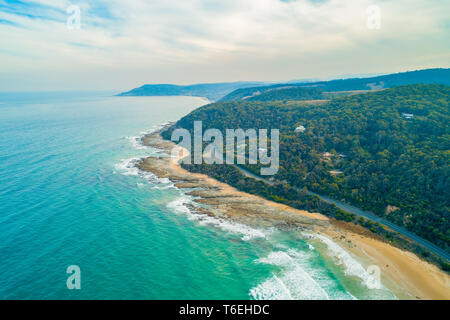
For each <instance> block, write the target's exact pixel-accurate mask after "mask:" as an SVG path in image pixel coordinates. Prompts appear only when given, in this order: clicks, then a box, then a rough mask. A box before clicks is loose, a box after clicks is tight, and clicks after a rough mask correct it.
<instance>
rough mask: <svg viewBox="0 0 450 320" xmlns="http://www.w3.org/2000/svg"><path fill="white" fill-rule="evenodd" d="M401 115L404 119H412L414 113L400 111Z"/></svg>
mask: <svg viewBox="0 0 450 320" xmlns="http://www.w3.org/2000/svg"><path fill="white" fill-rule="evenodd" d="M402 117H403V118H405V119H412V118H414V115H413V114H411V113H402Z"/></svg>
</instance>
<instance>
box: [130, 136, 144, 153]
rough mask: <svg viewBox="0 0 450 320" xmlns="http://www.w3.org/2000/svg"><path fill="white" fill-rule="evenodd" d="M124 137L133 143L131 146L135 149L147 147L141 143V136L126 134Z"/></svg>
mask: <svg viewBox="0 0 450 320" xmlns="http://www.w3.org/2000/svg"><path fill="white" fill-rule="evenodd" d="M125 138H126V139H128V140H129V141H130V142H131V144H132V145H133V147H134V148H135V149H137V150H145V149H147V146H145V145H144V144H143V143H142V136H131V137H130V136H127V137H125Z"/></svg>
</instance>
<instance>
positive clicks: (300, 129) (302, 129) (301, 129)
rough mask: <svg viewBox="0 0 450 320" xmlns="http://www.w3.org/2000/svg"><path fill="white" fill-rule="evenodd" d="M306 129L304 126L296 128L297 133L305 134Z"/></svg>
mask: <svg viewBox="0 0 450 320" xmlns="http://www.w3.org/2000/svg"><path fill="white" fill-rule="evenodd" d="M305 130H306V128H305V127H304V126H298V127H297V128H295V132H301V133H303V132H305Z"/></svg>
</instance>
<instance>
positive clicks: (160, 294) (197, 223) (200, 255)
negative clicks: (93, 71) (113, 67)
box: [0, 93, 394, 299]
mask: <svg viewBox="0 0 450 320" xmlns="http://www.w3.org/2000/svg"><path fill="white" fill-rule="evenodd" d="M204 103H205V101H204V100H202V99H200V98H193V97H135V98H133V97H112V96H111V94H110V93H89V94H88V93H59V94H43V93H42V94H18V93H16V94H0V137H1V138H0V261H1V262H0V299H254V298H282V299H290V298H294V299H308V298H317V299H327V298H331V299H353V298H358V299H372V298H375V299H376V298H394V296H393V294H392V293H390V291H389V290H388V289H386V288H385V287H384V286H382V287H381V288H380V289H374V288H372V286H371V285H370V283H369V282H370V281H369V280H370V276H369V275H368V273H367V272H366V270H365V269H366V267H367V266H365V265H363V264H361V263H362V262H361V263H360V262H358V261H357V260H356V259H355V258H354V257H352V256H350V255H348V254H346V253H345V251H343V250H342V249H341V248H339V247H337V246H336V245H335V244H334V243H333V242H332V241H330V240H329V239H321V238H317V237H315V238H312V239H309V237H310V235H304V234H302V233H301V232H300V231H298V230H278V229H275V228H264V229H262V228H256V227H252V226H244V225H241V224H238V223H234V222H229V221H225V220H219V219H213V218H210V217H203V216H199V215H196V214H193V213H191V212H190V211H189V209H188V207H187V206H186V204H187V203H189V202H191V201H192V199H190V198H189V197H188V196H186V195H184V194H183V193H182V192H181V191H180V190H178V189H176V188H175V187H174V186H173V185H172V184H171V182H170V181H167V180H164V179H163V180H161V179H157V178H156V177H155V176H153V175H151V174H144V173H142V172H139V171H138V170H136V169H135V168H134V167H133V163H134V161H135V159H138V158H140V157H143V156H146V155H151V154H157V153H158V151H157V150H154V149H149V148H145V147H143V146H142V145H140V144H139V136H140V135H142V134H143V133H144V132H149V131H151V130H154V129H155V128H157V127H158V126H159V125H161V124H163V123H166V122H167V121H174V120H177V119H178V118H180V117H181V116H183V115H185V114H187V113H188V112H190V111H191V110H193V109H195V108H196V107H198V106H200V105H202V104H204ZM69 265H78V266H79V267H80V269H81V287H82V288H81V290H68V289H67V287H66V280H67V277H68V274H66V268H67V267H68V266H69Z"/></svg>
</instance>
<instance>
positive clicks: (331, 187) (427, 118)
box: [165, 84, 450, 250]
mask: <svg viewBox="0 0 450 320" xmlns="http://www.w3.org/2000/svg"><path fill="white" fill-rule="evenodd" d="M449 100H450V87H449V86H445V85H423V84H419V85H407V86H401V87H395V88H392V89H386V90H381V91H377V92H371V93H366V94H359V95H353V96H348V97H342V98H336V99H334V100H332V101H330V102H327V103H325V104H319V105H317V104H309V103H305V102H303V103H302V102H295V101H294V102H293V101H272V102H253V101H241V102H223V103H215V104H211V105H207V106H204V107H202V108H199V109H197V110H195V111H193V112H192V113H191V114H189V115H187V116H186V117H184V118H182V119H181V120H180V121H178V122H177V124H176V125H175V127H184V128H187V129H192V125H193V121H194V120H203V126H204V128H205V129H206V128H217V129H220V130H222V132H225V129H227V128H234V129H236V128H242V129H248V128H256V129H258V128H267V129H270V128H279V129H280V132H281V137H280V170H279V172H278V174H277V175H276V176H275V179H276V181H283V180H285V181H286V182H287V183H288V185H291V186H296V187H300V188H303V187H306V188H307V189H309V190H312V191H315V192H317V193H321V194H324V195H329V196H331V197H333V198H335V199H344V200H345V201H346V202H348V203H351V204H354V205H356V206H358V207H361V208H364V209H367V210H370V211H372V212H374V213H376V214H377V215H379V216H383V217H385V218H386V219H388V220H390V221H392V222H394V223H396V224H398V225H401V226H404V227H406V228H407V229H409V230H411V231H413V232H415V233H416V234H418V235H420V236H422V237H423V238H426V239H428V240H430V241H432V242H434V243H435V244H437V245H439V246H440V247H442V248H445V249H446V250H449V247H450V217H449V208H450V194H449V190H450V129H449V128H450V127H449V125H448V123H449V121H450V113H449ZM300 125H302V126H304V127H305V128H306V130H305V131H304V132H303V133H300V132H294V129H295V128H296V127H297V126H300ZM165 137H166V138H170V131H168V132H166V133H165ZM219 167H220V166H219ZM246 167H247V169H249V170H251V171H253V172H255V173H259V170H258V171H257V169H258V167H257V166H249V165H247V166H246ZM208 170H212V169H211V168H210V169H208ZM217 170H218V169H217ZM217 174H219V173H217ZM250 189H251V186H250V187H249V189H248V190H247V191H249V192H258V191H257V190H250ZM279 196H280V197H281V198H280V199H279V200H283V197H284V198H286V194H285V192H284V194H280V195H279ZM327 210H328V211H330V210H331V209H327ZM330 212H331V211H330ZM337 214H339V212H338V213H337Z"/></svg>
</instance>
